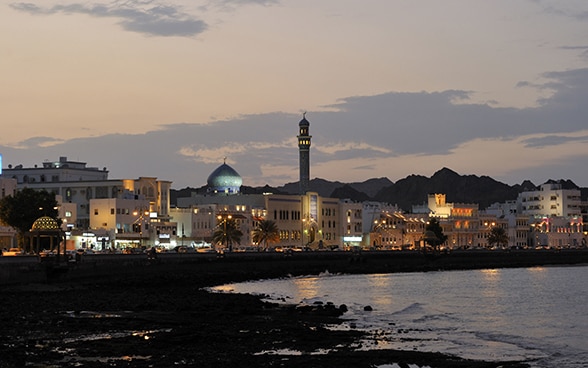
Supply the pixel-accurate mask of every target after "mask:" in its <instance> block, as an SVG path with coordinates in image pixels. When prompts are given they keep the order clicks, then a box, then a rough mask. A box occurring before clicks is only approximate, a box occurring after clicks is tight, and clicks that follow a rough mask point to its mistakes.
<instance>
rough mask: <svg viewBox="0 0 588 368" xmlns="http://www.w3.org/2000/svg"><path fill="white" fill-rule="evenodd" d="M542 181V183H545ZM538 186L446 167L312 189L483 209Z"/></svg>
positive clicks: (320, 182) (567, 184) (405, 205)
mask: <svg viewBox="0 0 588 368" xmlns="http://www.w3.org/2000/svg"><path fill="white" fill-rule="evenodd" d="M547 182H557V183H560V184H561V185H562V187H563V188H564V189H580V191H581V196H582V200H583V201H586V200H587V198H588V188H580V187H578V186H577V185H576V184H574V183H573V182H572V181H571V180H564V179H560V180H551V179H550V180H548V181H547ZM542 184H543V183H542ZM298 188H299V186H298V182H294V183H287V184H285V185H283V186H280V187H270V186H268V185H266V186H264V187H248V186H242V187H241V193H243V194H261V193H275V194H297V193H298ZM534 189H537V186H536V185H535V184H533V183H532V182H531V181H529V180H525V181H523V182H522V183H521V184H516V185H508V184H504V183H501V182H499V181H496V180H494V179H492V178H490V177H488V176H476V175H460V174H458V173H456V172H455V171H453V170H451V169H448V168H446V167H444V168H442V169H441V170H439V171H437V172H436V173H434V174H433V176H431V177H430V178H428V177H426V176H422V175H409V176H407V177H406V178H404V179H400V180H398V181H397V182H396V183H394V182H392V181H390V180H389V179H388V178H375V179H369V180H366V181H364V182H358V183H341V182H338V181H334V182H333V181H328V180H324V179H320V178H316V179H312V180H311V181H310V183H309V190H310V191H312V192H317V193H318V194H319V195H320V196H322V197H330V198H341V199H344V198H348V199H351V200H353V201H356V202H363V201H377V202H384V203H389V204H396V205H398V207H399V208H401V209H402V210H404V211H410V210H411V209H412V206H413V205H418V204H423V203H426V201H427V195H428V194H433V193H442V194H445V195H446V197H447V202H450V203H477V204H478V205H479V208H480V209H484V208H487V207H488V206H489V205H491V204H493V203H496V202H505V201H508V200H515V199H516V198H517V196H518V194H519V193H521V192H523V191H530V190H534ZM205 191H206V188H205V187H202V188H196V189H195V188H184V189H181V190H174V189H172V191H171V193H170V196H171V204H172V205H175V203H176V199H177V198H178V197H189V196H190V195H191V193H192V192H196V193H205Z"/></svg>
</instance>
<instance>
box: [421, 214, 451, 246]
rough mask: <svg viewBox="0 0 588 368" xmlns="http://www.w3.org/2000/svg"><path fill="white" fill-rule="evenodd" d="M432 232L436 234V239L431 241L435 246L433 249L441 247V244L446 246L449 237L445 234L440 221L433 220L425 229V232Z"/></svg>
mask: <svg viewBox="0 0 588 368" xmlns="http://www.w3.org/2000/svg"><path fill="white" fill-rule="evenodd" d="M427 231H431V232H433V233H434V234H435V237H434V238H436V239H434V238H433V239H431V240H429V244H430V245H432V246H433V248H435V249H437V248H440V247H441V244H444V243H445V242H446V241H447V235H445V234H443V228H442V227H441V224H440V223H439V220H437V219H436V218H432V219H431V220H430V221H429V223H428V224H427V226H426V227H425V232H427Z"/></svg>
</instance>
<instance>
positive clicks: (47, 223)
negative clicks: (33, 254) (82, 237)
mask: <svg viewBox="0 0 588 368" xmlns="http://www.w3.org/2000/svg"><path fill="white" fill-rule="evenodd" d="M59 230H60V228H59V224H58V223H57V220H55V219H54V218H51V217H49V216H43V217H39V218H38V219H36V220H35V222H33V226H31V231H59Z"/></svg>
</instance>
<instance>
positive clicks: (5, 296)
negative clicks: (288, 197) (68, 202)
mask: <svg viewBox="0 0 588 368" xmlns="http://www.w3.org/2000/svg"><path fill="white" fill-rule="evenodd" d="M530 254H531V253H528V254H525V255H523V256H518V255H513V254H510V255H508V254H504V255H501V256H500V257H497V256H495V255H488V256H485V255H482V254H480V255H478V256H477V257H472V256H470V255H467V256H459V255H445V256H441V255H439V256H437V257H429V258H427V257H424V256H422V255H421V256H418V257H416V256H402V255H393V256H392V255H386V256H383V255H381V254H378V255H373V256H372V255H369V254H362V255H350V254H343V255H341V256H338V257H326V258H323V257H317V256H314V257H313V256H310V255H309V256H293V257H282V258H271V259H262V258H260V259H258V258H247V259H243V258H237V257H235V258H231V257H226V258H222V259H210V258H207V259H204V260H203V259H197V260H189V261H188V260H186V261H184V262H163V261H162V262H157V263H147V262H144V263H143V264H141V265H135V266H133V267H129V266H120V267H104V268H100V267H96V266H93V267H94V268H93V270H92V272H88V270H85V269H84V267H82V265H78V268H75V267H72V268H71V269H70V270H68V271H67V273H66V274H65V275H62V276H59V277H58V276H54V277H52V278H51V279H50V282H47V283H32V284H31V283H28V284H20V283H13V284H10V285H4V286H2V287H0V296H1V297H0V326H1V329H0V367H1V368H8V367H11V368H12V367H25V366H27V367H104V366H109V367H231V366H239V367H358V368H361V367H366V368H368V367H377V366H379V365H385V364H388V365H392V364H397V365H398V366H400V367H403V368H404V367H408V366H409V364H410V365H411V367H414V366H418V367H426V366H429V367H432V368H444V367H503V368H519V367H526V366H527V365H526V364H525V363H524V362H506V363H505V362H500V363H496V362H482V361H471V360H463V359H459V358H457V357H452V356H447V355H443V354H436V353H423V352H418V351H397V350H371V351H359V350H358V349H357V347H358V342H359V341H360V337H361V332H359V331H353V330H352V331H332V330H328V329H326V328H325V327H324V326H325V325H326V324H336V323H340V322H341V318H345V316H344V314H343V315H342V312H343V311H344V307H341V306H328V307H319V306H317V307H314V308H297V307H296V306H280V305H277V304H272V303H266V302H262V301H261V300H260V298H259V297H256V296H251V295H238V294H219V293H208V292H206V291H205V290H204V289H203V288H204V287H206V286H213V285H220V284H224V283H229V282H238V281H244V280H250V279H261V278H275V277H286V276H289V275H304V274H317V273H319V272H323V271H329V272H331V273H335V272H342V273H359V272H362V273H372V272H398V271H403V272H406V271H411V270H417V271H426V270H430V269H431V270H432V269H435V270H437V269H457V268H459V269H463V268H485V267H520V266H531V265H544V264H564V263H570V264H572V263H573V264H578V263H588V262H587V261H588V259H587V258H588V252H586V251H579V252H577V254H569V257H567V256H566V257H563V256H561V253H559V254H560V255H559V256H558V255H557V254H555V253H554V254H553V255H551V257H547V254H546V253H541V254H539V255H537V256H535V257H531V255H530ZM554 260H556V261H554ZM276 352H282V353H283V354H277V353H276ZM284 352H288V353H284Z"/></svg>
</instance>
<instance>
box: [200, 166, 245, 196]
mask: <svg viewBox="0 0 588 368" xmlns="http://www.w3.org/2000/svg"><path fill="white" fill-rule="evenodd" d="M207 184H208V191H209V192H212V193H224V194H237V193H239V192H240V191H241V184H243V179H242V178H241V176H240V175H239V174H238V173H237V172H236V171H235V169H233V168H232V167H230V166H229V165H227V163H226V162H225V163H223V164H222V165H220V166H219V167H217V168H216V170H214V171H213V172H212V173H211V174H210V176H209V177H208V180H207Z"/></svg>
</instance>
